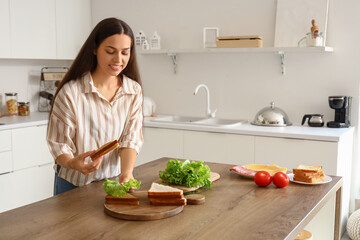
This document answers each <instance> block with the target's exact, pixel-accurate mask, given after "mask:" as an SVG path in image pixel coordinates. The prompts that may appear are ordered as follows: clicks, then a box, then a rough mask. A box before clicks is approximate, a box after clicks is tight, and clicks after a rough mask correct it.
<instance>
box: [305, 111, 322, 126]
mask: <svg viewBox="0 0 360 240" xmlns="http://www.w3.org/2000/svg"><path fill="white" fill-rule="evenodd" d="M323 117H324V115H322V114H305V115H304V117H303V119H302V121H301V125H304V123H305V121H306V119H308V125H309V126H310V127H322V126H324V118H323Z"/></svg>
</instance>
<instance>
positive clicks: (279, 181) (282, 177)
mask: <svg viewBox="0 0 360 240" xmlns="http://www.w3.org/2000/svg"><path fill="white" fill-rule="evenodd" d="M289 182H290V179H289V177H288V175H286V173H283V172H277V173H275V175H274V177H273V183H274V184H275V186H277V187H279V188H283V187H286V186H287V185H288V184H289Z"/></svg>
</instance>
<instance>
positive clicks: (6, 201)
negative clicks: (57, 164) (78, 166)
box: [0, 125, 55, 212]
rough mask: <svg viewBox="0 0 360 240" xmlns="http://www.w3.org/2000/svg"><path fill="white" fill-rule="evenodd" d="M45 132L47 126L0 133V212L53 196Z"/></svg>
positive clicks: (51, 159) (49, 157) (52, 181)
mask: <svg viewBox="0 0 360 240" xmlns="http://www.w3.org/2000/svg"><path fill="white" fill-rule="evenodd" d="M46 131H47V125H39V126H31V127H24V128H16V129H11V130H3V131H0V196H1V197H0V212H3V211H7V210H10V209H13V208H16V207H20V206H24V205H26V204H30V203H33V202H36V201H40V200H42V199H45V198H48V197H51V196H53V189H54V176H55V172H54V170H53V162H54V160H53V157H52V156H51V154H50V152H49V148H48V146H47V142H46ZM5 140H6V141H5Z"/></svg>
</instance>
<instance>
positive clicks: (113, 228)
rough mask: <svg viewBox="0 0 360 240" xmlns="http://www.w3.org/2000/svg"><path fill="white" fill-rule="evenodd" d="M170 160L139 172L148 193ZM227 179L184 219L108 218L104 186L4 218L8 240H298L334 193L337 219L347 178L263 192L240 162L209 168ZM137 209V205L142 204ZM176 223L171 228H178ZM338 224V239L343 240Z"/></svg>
mask: <svg viewBox="0 0 360 240" xmlns="http://www.w3.org/2000/svg"><path fill="white" fill-rule="evenodd" d="M167 161H168V158H162V159H158V160H155V161H152V162H149V163H147V164H144V165H141V166H139V167H136V168H135V169H134V176H135V177H136V178H137V179H138V180H141V182H142V185H141V190H147V189H149V187H150V185H151V183H152V182H153V181H154V180H156V179H158V171H159V170H162V169H165V168H166V162H167ZM207 164H208V165H209V167H210V168H211V170H212V171H213V172H217V173H219V174H220V175H221V178H220V180H218V181H216V182H215V183H214V185H213V187H212V189H208V190H206V189H203V190H202V191H201V194H203V195H204V196H205V198H206V202H205V204H203V205H188V206H185V208H184V210H183V211H182V212H181V213H179V214H178V215H176V216H173V217H169V218H165V219H161V220H154V221H126V220H121V219H117V218H113V217H111V216H109V215H107V214H105V213H104V201H105V192H104V190H103V188H102V182H95V183H91V184H89V185H87V186H84V187H80V188H77V189H74V190H71V191H69V192H66V193H63V194H60V195H57V196H55V197H51V198H48V199H46V200H43V201H40V202H36V203H33V204H30V205H27V206H24V207H20V208H17V209H14V210H11V211H7V212H4V213H1V214H0V222H1V224H0V232H1V234H2V236H1V237H2V238H3V239H60V238H61V239H109V240H111V239H137V240H141V239H146V240H152V239H239V238H241V239H252V240H257V239H261V240H267V239H269V240H270V239H271V240H277V239H279V240H280V239H281V240H283V239H291V240H292V239H294V238H295V237H296V236H297V234H298V233H300V232H301V231H302V229H303V228H304V227H305V226H306V224H307V223H308V222H309V221H310V220H311V219H312V218H313V217H314V216H315V214H316V213H317V212H318V211H319V210H320V209H321V208H322V206H324V204H325V203H326V202H327V201H328V200H329V199H330V198H331V197H332V196H334V195H336V199H337V201H336V202H337V208H336V209H337V210H336V216H338V215H339V211H340V210H339V208H338V204H339V202H340V196H341V186H342V178H340V177H334V176H333V177H332V181H331V182H330V183H327V184H321V185H314V186H309V185H302V184H296V183H290V184H289V185H288V186H287V187H285V188H276V187H275V186H274V185H270V186H268V187H267V188H260V187H257V186H256V185H255V184H254V182H253V181H252V180H249V179H244V178H242V177H240V176H239V175H237V174H235V173H233V172H230V171H229V169H230V168H231V167H232V165H228V164H219V163H207ZM135 207H136V206H135ZM170 226H171V227H170ZM338 227H339V220H338V218H337V217H336V220H335V239H339V232H338Z"/></svg>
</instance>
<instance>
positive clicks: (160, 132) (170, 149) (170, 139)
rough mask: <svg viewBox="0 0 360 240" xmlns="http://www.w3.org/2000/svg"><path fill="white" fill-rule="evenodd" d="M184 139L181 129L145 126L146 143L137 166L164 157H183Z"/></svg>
mask: <svg viewBox="0 0 360 240" xmlns="http://www.w3.org/2000/svg"><path fill="white" fill-rule="evenodd" d="M182 141H183V134H182V131H181V130H170V129H163V128H149V127H146V128H144V145H143V147H142V149H141V151H140V153H139V156H138V159H137V161H136V166H138V165H141V164H144V163H147V162H150V161H152V160H155V159H158V158H162V157H170V158H182V157H183V150H182V148H183V144H182Z"/></svg>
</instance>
